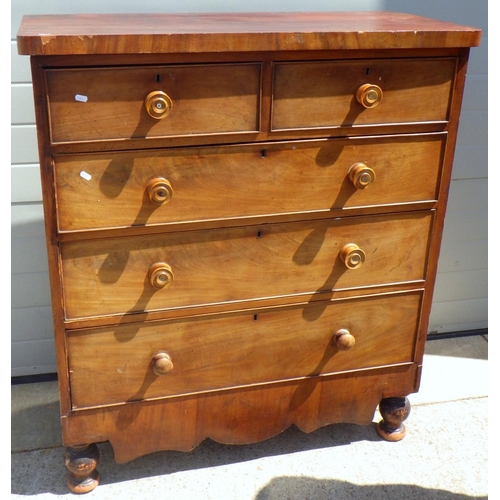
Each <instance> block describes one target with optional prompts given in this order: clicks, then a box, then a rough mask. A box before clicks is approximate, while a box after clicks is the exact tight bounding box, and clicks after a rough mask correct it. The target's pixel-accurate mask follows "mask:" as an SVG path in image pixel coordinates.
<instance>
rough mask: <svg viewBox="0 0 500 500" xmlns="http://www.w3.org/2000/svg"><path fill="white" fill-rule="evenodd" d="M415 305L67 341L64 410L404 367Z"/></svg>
mask: <svg viewBox="0 0 500 500" xmlns="http://www.w3.org/2000/svg"><path fill="white" fill-rule="evenodd" d="M420 303H421V292H420V291H414V292H411V293H404V294H388V295H385V296H383V295H382V296H378V297H366V298H356V299H347V300H341V301H334V302H329V301H320V302H311V303H309V304H306V305H301V306H294V307H291V306H288V307H283V308H277V309H272V310H261V311H252V312H246V313H232V314H223V315H218V316H211V317H200V318H190V319H187V320H172V321H168V322H157V323H146V324H138V325H137V324H129V325H121V326H117V327H114V328H102V329H97V330H90V331H73V332H70V333H69V334H68V346H69V349H68V355H69V373H70V383H71V395H72V396H71V397H72V406H73V408H82V407H88V406H94V405H106V404H116V403H122V402H130V401H139V400H143V399H148V398H161V397H167V396H173V395H180V394H187V393H193V392H200V391H211V390H217V389H222V388H226V389H227V388H231V387H236V386H242V385H252V384H259V383H268V382H273V381H284V380H287V379H292V378H302V377H311V376H315V375H323V374H328V373H336V372H341V371H351V370H358V369H364V368H372V367H380V366H385V365H389V364H392V365H394V364H399V363H409V362H411V361H412V359H413V350H414V344H415V339H416V334H417V328H418V317H419V311H420ZM389 311H390V314H389ZM339 330H340V331H341V333H340V332H339ZM346 331H347V333H346ZM339 334H340V335H344V336H345V335H350V337H351V339H350V342H349V344H347V343H344V348H345V347H347V345H349V346H350V349H348V350H341V349H340V348H339V344H337V340H336V339H337V335H339ZM352 339H354V345H352Z"/></svg>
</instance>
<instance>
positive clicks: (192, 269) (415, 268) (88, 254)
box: [61, 212, 433, 318]
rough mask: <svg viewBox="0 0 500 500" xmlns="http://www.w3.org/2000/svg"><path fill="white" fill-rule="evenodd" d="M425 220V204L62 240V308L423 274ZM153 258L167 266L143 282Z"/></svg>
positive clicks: (90, 312)
mask: <svg viewBox="0 0 500 500" xmlns="http://www.w3.org/2000/svg"><path fill="white" fill-rule="evenodd" d="M432 222H433V213H432V212H416V213H403V214H395V215H387V216H386V215H384V216H382V215H381V216H376V217H353V218H346V219H339V220H332V219H326V220H324V221H318V222H307V223H306V222H296V223H286V224H270V225H267V226H262V227H259V226H258V227H252V226H248V227H242V228H234V229H220V230H209V231H192V232H191V231H190V232H186V233H184V232H182V233H172V234H166V235H164V234H158V235H151V236H145V237H137V236H134V237H128V238H120V239H103V240H95V241H92V240H91V241H76V242H69V243H65V244H63V245H62V247H61V258H62V260H61V265H62V275H63V279H64V284H65V286H64V302H65V310H66V317H67V318H79V317H92V316H99V315H107V314H119V315H122V314H126V313H129V314H130V313H134V312H141V311H144V310H146V311H150V310H159V309H171V308H182V307H188V306H189V307H194V306H200V305H204V304H211V305H213V306H216V305H218V304H220V303H224V302H233V303H235V304H237V303H238V302H241V301H248V300H252V299H258V298H261V297H262V298H271V297H276V296H278V297H282V300H284V299H285V298H286V297H287V296H289V295H294V294H307V295H311V294H313V293H315V292H317V291H328V290H332V289H342V288H350V287H366V286H370V285H378V284H390V283H399V282H405V281H408V282H409V281H419V280H423V279H424V278H425V267H426V259H427V252H428V242H429V237H430V233H431V229H432ZM351 242H355V243H356V244H357V245H358V246H359V247H360V248H362V249H363V251H364V253H365V255H366V260H365V262H364V263H363V265H362V266H361V267H359V269H349V268H348V266H346V265H345V263H344V262H342V260H341V257H340V253H341V251H342V249H343V248H344V246H345V245H346V244H348V243H351ZM156 262H164V263H166V264H168V266H169V267H170V268H171V272H172V273H173V276H175V279H173V280H172V282H171V284H170V285H169V286H168V287H166V288H164V289H158V288H157V287H155V286H152V285H151V283H150V276H149V269H150V266H151V265H152V264H154V263H156ZM117 290H119V293H117Z"/></svg>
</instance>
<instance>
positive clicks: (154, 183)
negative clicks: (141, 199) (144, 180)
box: [147, 177, 174, 205]
mask: <svg viewBox="0 0 500 500" xmlns="http://www.w3.org/2000/svg"><path fill="white" fill-rule="evenodd" d="M147 192H148V196H149V199H150V200H151V201H152V202H153V203H155V204H156V205H163V203H167V202H168V201H170V199H171V198H172V196H173V195H174V190H173V189H172V185H171V184H170V182H169V181H167V179H164V178H163V177H156V178H155V179H152V180H151V181H149V184H148V186H147Z"/></svg>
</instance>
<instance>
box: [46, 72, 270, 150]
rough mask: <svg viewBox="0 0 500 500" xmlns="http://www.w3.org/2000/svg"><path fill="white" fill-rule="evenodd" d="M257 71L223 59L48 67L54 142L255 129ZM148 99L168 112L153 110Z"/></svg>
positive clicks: (256, 119)
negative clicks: (190, 63) (152, 112)
mask: <svg viewBox="0 0 500 500" xmlns="http://www.w3.org/2000/svg"><path fill="white" fill-rule="evenodd" d="M260 69H261V66H260V64H220V65H199V66H198V65H193V66H151V67H136V68H122V67H116V68H106V69H54V70H47V71H46V81H47V88H48V100H49V114H50V134H51V140H52V143H60V142H72V141H102V140H109V139H130V138H135V139H139V138H145V137H174V136H184V135H200V134H221V133H231V132H255V131H257V130H258V129H259V95H260ZM152 92H163V93H165V94H166V95H167V97H165V96H163V94H151V93H152ZM148 96H150V99H149V100H148V99H147V98H148ZM146 101H147V102H146ZM147 103H148V105H149V104H151V106H152V108H153V109H158V108H157V106H158V107H159V109H160V110H162V109H164V110H165V111H166V112H168V110H170V113H168V114H166V116H163V115H161V114H158V115H154V116H150V114H149V113H148V111H147V107H146V105H147ZM162 116H163V117H162Z"/></svg>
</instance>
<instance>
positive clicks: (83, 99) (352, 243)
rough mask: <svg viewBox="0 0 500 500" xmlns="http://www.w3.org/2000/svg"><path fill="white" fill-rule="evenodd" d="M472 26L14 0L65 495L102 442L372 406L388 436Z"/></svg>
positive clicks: (405, 380) (179, 442)
mask: <svg viewBox="0 0 500 500" xmlns="http://www.w3.org/2000/svg"><path fill="white" fill-rule="evenodd" d="M82 33H83V34H82ZM479 37H480V31H479V30H477V29H474V28H467V27H460V26H455V25H452V24H450V23H442V22H440V21H432V20H426V19H423V18H417V17H415V16H410V15H407V14H393V13H299V14H287V13H281V14H208V15H189V16H186V15H154V16H148V15H134V16H129V15H113V16H108V15H103V16H93V15H90V16H85V15H82V16H56V17H44V16H34V17H26V18H24V20H23V23H22V26H21V28H20V31H19V38H18V40H19V50H20V52H21V53H29V54H31V55H33V56H34V57H33V58H32V73H33V82H34V95H35V111H36V116H37V134H38V140H39V151H40V164H41V179H42V191H43V197H44V215H45V223H46V234H47V248H48V256H49V274H50V280H51V289H52V303H53V312H54V329H55V337H56V351H57V359H58V372H59V384H60V394H61V423H62V431H63V442H64V445H65V446H67V447H68V450H67V457H69V458H67V460H66V461H67V464H68V465H69V466H70V467H69V470H70V488H72V489H73V491H77V489H78V487H79V486H78V485H79V483H85V484H83V488H87V486H88V488H89V489H91V488H93V487H94V486H95V484H96V483H97V482H98V476H97V473H96V472H95V465H96V464H97V461H96V460H94V458H93V456H94V457H95V454H93V451H92V450H94V447H93V446H92V445H90V446H89V443H94V442H98V441H103V440H109V441H110V442H111V443H112V445H113V449H114V454H115V458H116V460H117V461H119V462H123V461H127V460H131V459H133V458H136V457H138V456H141V455H144V454H146V453H151V452H153V451H159V450H168V449H175V450H183V451H187V450H190V449H192V448H193V447H194V446H196V445H197V444H199V443H200V442H201V441H202V440H203V439H206V438H211V439H214V440H216V441H219V442H222V443H231V444H240V443H251V442H255V441H259V440H262V439H267V438H270V437H272V436H274V435H276V434H277V433H279V432H282V431H283V430H285V429H286V428H287V427H289V426H290V425H293V424H294V425H297V426H298V427H299V428H300V429H302V430H304V431H305V432H311V431H313V430H315V429H317V428H318V427H321V426H323V425H327V424H330V423H335V422H351V423H362V424H369V423H370V422H372V419H373V413H374V410H375V407H376V405H377V404H378V403H379V402H380V405H381V406H380V411H381V413H382V417H383V421H382V422H381V424H380V425H379V426H378V431H379V434H380V435H381V436H382V437H383V438H384V439H390V440H396V439H399V438H400V437H402V436H403V435H404V430H403V429H404V426H403V424H402V422H403V420H404V419H405V418H406V417H407V416H408V412H409V409H408V410H406V408H409V406H407V400H406V396H407V395H408V394H410V393H412V392H416V391H417V390H418V388H419V384H420V376H421V370H422V358H423V352H424V345H425V339H426V333H427V327H428V318H429V313H430V308H431V304H432V293H433V289H434V282H435V278H436V272H437V263H438V257H439V246H440V242H441V238H442V228H443V225H444V219H445V211H446V201H447V196H448V190H449V183H450V178H451V169H452V163H453V154H454V149H455V143H456V139H457V131H458V123H459V115H460V107H461V100H462V96H463V92H464V85H465V75H466V69H467V61H468V53H469V47H470V46H474V45H477V44H478V43H479ZM165 422H168V423H169V425H165ZM73 457H77V458H78V460H80V459H81V460H82V461H83V462H86V463H88V464H90V465H89V466H88V467H87V469H88V470H86V471H84V474H80V475H79V474H75V473H74V471H73V472H72V468H73V469H74V468H75V467H76V466H77V464H78V460H77V458H73ZM87 482H88V483H89V484H87Z"/></svg>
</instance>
